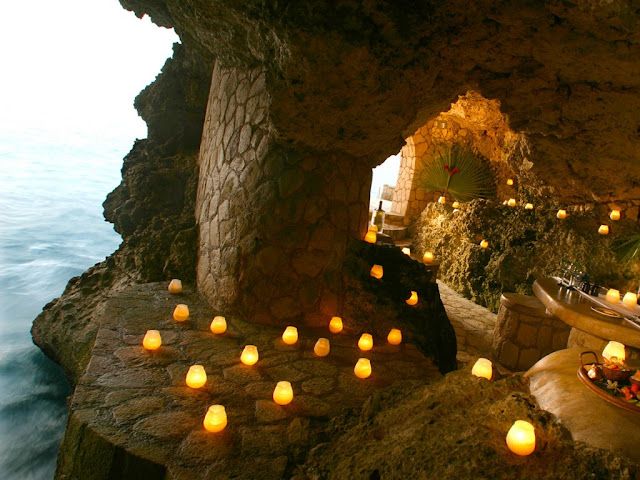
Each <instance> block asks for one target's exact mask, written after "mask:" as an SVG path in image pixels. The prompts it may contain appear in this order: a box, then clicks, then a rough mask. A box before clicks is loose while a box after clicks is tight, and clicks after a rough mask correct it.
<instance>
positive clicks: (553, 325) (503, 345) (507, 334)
mask: <svg viewBox="0 0 640 480" xmlns="http://www.w3.org/2000/svg"><path fill="white" fill-rule="evenodd" d="M570 330H571V327H570V326H568V325H567V324H566V323H564V322H563V321H561V320H559V319H557V318H556V317H554V316H553V315H551V314H549V313H547V311H546V308H545V306H544V305H543V304H542V302H540V300H538V299H537V298H536V297H531V296H529V295H521V294H519V293H503V294H502V296H501V297H500V310H499V311H498V317H497V319H496V326H495V329H494V331H493V346H492V348H493V355H494V358H495V359H496V360H497V361H498V362H499V363H501V364H502V365H504V366H505V367H507V368H509V369H511V370H513V371H523V370H527V369H529V368H530V367H531V366H532V365H533V364H535V363H536V362H537V361H538V360H540V359H541V358H543V357H544V356H546V355H548V354H549V353H551V352H555V351H557V350H561V349H563V348H566V347H567V340H568V338H569V332H570Z"/></svg>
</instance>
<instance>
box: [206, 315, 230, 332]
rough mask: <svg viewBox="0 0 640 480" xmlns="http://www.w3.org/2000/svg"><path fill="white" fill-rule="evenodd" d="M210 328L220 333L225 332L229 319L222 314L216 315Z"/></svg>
mask: <svg viewBox="0 0 640 480" xmlns="http://www.w3.org/2000/svg"><path fill="white" fill-rule="evenodd" d="M209 328H210V329H211V331H212V332H213V333H216V334H218V335H219V334H221V333H224V332H226V331H227V319H226V318H224V317H221V316H217V317H214V318H213V320H212V321H211V326H210V327H209Z"/></svg>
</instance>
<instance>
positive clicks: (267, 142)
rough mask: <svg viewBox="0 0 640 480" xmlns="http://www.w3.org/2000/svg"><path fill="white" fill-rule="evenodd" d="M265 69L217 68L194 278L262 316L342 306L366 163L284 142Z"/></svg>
mask: <svg viewBox="0 0 640 480" xmlns="http://www.w3.org/2000/svg"><path fill="white" fill-rule="evenodd" d="M269 102H270V97H269V94H268V91H267V86H266V84H265V73H264V70H263V69H253V70H241V69H238V68H233V69H231V68H223V67H221V66H220V63H219V62H216V66H215V67H214V71H213V77H212V81H211V93H210V95H209V105H208V108H207V116H206V122H205V126H204V132H203V139H202V147H201V150H200V159H199V162H200V177H199V186H198V202H197V212H196V215H197V217H198V223H199V226H200V241H199V254H198V257H199V258H198V286H199V288H200V290H201V291H202V292H203V293H204V294H205V295H206V296H207V297H208V298H209V300H210V301H211V302H212V303H213V305H215V306H216V307H217V308H221V309H225V308H230V307H239V308H241V309H242V311H243V312H244V313H245V314H247V315H248V317H249V318H251V319H253V320H256V321H259V322H262V323H279V322H291V321H294V320H303V319H304V320H305V321H307V322H309V323H312V324H314V323H315V324H317V325H321V324H324V323H326V321H327V319H328V318H329V317H331V316H333V315H336V314H339V313H340V296H341V294H342V290H343V288H342V281H341V270H342V260H343V258H344V256H345V252H346V247H347V242H348V239H349V238H354V237H361V236H362V235H363V234H364V224H365V222H366V217H367V212H368V208H367V204H368V197H369V186H370V183H371V169H370V168H368V167H367V166H366V165H362V164H361V163H358V162H356V161H355V160H354V159H352V158H349V156H347V155H345V154H340V153H334V154H331V153H326V152H314V151H311V150H309V149H295V148H292V147H291V146H289V145H283V144H282V143H280V142H278V141H277V140H276V139H275V138H274V132H273V127H272V125H271V123H270V118H269V116H268V107H269V106H270V104H269Z"/></svg>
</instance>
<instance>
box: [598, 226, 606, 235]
mask: <svg viewBox="0 0 640 480" xmlns="http://www.w3.org/2000/svg"><path fill="white" fill-rule="evenodd" d="M598 233H599V234H600V235H609V225H600V228H598Z"/></svg>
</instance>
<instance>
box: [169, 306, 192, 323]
mask: <svg viewBox="0 0 640 480" xmlns="http://www.w3.org/2000/svg"><path fill="white" fill-rule="evenodd" d="M187 318H189V307H187V306H186V305H185V304H184V303H181V304H180V305H176V309H175V310H174V311H173V319H174V320H175V321H176V322H184V321H185V320H186V319H187Z"/></svg>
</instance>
